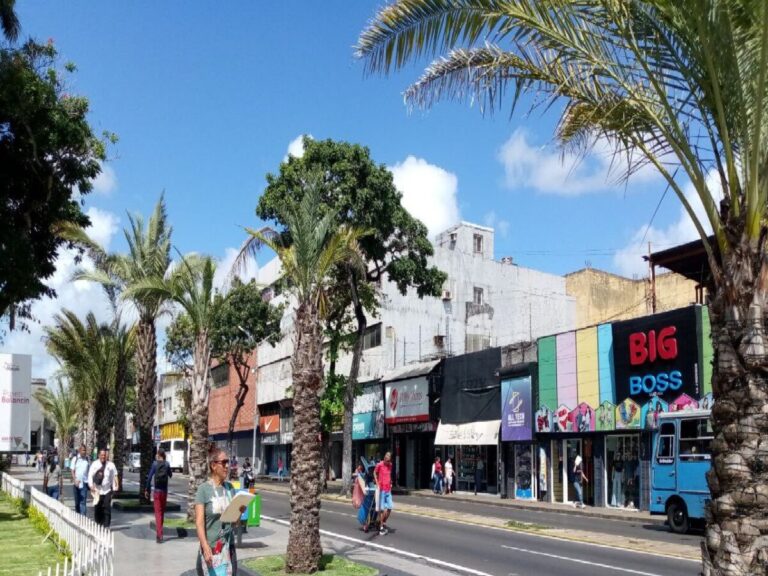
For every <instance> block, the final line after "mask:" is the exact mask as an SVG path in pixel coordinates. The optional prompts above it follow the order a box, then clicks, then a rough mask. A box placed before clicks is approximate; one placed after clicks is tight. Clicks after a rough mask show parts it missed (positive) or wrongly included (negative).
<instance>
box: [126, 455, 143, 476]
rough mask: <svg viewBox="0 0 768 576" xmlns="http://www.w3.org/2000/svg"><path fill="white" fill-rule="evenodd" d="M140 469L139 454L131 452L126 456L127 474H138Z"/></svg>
mask: <svg viewBox="0 0 768 576" xmlns="http://www.w3.org/2000/svg"><path fill="white" fill-rule="evenodd" d="M139 468H141V452H131V453H130V455H129V456H128V472H138V471H139Z"/></svg>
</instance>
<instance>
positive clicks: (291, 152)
mask: <svg viewBox="0 0 768 576" xmlns="http://www.w3.org/2000/svg"><path fill="white" fill-rule="evenodd" d="M304 136H306V137H307V138H312V134H299V135H298V136H296V138H294V139H293V140H291V141H290V142H289V144H288V150H287V152H286V154H285V156H283V162H288V156H293V157H294V158H301V157H302V156H304Z"/></svg>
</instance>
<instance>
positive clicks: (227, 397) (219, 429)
mask: <svg viewBox="0 0 768 576" xmlns="http://www.w3.org/2000/svg"><path fill="white" fill-rule="evenodd" d="M249 364H250V365H251V366H252V367H255V366H256V351H254V352H253V353H252V354H251V358H250V360H249ZM238 388H240V379H239V378H238V377H237V371H236V370H235V369H234V368H232V367H231V366H230V368H229V383H228V384H227V385H226V386H222V387H221V388H214V389H211V394H210V397H209V401H208V433H209V434H224V433H226V432H227V429H228V428H229V419H230V418H231V417H232V411H233V410H234V409H235V396H236V395H237V391H238ZM248 388H249V389H248V396H246V397H245V404H244V405H243V407H242V408H240V412H239V413H238V415H237V422H235V432H239V431H241V430H253V415H254V399H253V398H254V394H256V376H255V374H253V372H252V371H251V373H249V374H248Z"/></svg>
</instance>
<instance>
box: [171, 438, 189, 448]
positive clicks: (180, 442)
mask: <svg viewBox="0 0 768 576" xmlns="http://www.w3.org/2000/svg"><path fill="white" fill-rule="evenodd" d="M173 449H174V450H186V449H187V441H186V440H174V441H173Z"/></svg>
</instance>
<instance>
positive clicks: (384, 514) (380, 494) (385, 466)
mask: <svg viewBox="0 0 768 576" xmlns="http://www.w3.org/2000/svg"><path fill="white" fill-rule="evenodd" d="M373 480H374V481H375V482H376V511H377V512H378V513H379V518H380V519H381V527H380V528H379V535H381V536H384V535H385V534H386V533H387V532H389V530H387V520H388V519H389V515H390V513H391V512H392V508H393V505H392V453H391V452H387V453H386V454H384V460H382V461H381V462H379V463H378V464H376V468H374V469H373Z"/></svg>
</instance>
